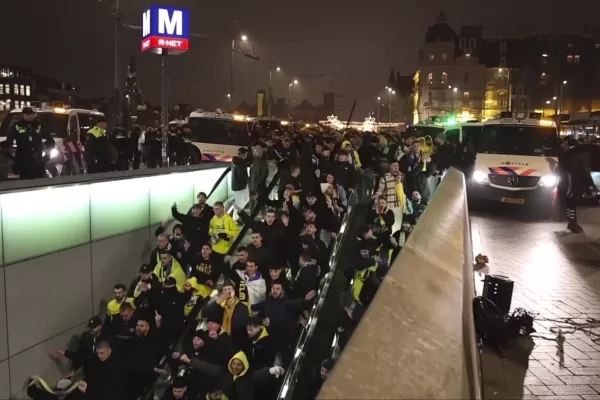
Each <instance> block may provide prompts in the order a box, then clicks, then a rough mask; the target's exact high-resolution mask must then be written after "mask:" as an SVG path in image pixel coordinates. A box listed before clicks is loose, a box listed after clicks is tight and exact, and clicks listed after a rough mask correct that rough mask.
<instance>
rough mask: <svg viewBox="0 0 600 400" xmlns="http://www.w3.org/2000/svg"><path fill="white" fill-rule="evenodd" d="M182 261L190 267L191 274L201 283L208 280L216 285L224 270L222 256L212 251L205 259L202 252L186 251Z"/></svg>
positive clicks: (204, 283)
mask: <svg viewBox="0 0 600 400" xmlns="http://www.w3.org/2000/svg"><path fill="white" fill-rule="evenodd" d="M184 263H185V264H187V265H189V266H190V267H191V268H192V274H191V276H192V277H194V278H196V280H197V281H198V283H200V284H203V285H206V282H208V281H209V280H211V281H213V285H216V284H217V280H218V279H219V276H220V275H221V274H222V273H224V272H225V264H224V261H223V256H221V255H219V254H216V253H212V254H211V255H210V256H209V257H208V259H205V258H204V257H203V256H202V253H191V254H190V253H188V254H187V256H186V257H185V259H184Z"/></svg>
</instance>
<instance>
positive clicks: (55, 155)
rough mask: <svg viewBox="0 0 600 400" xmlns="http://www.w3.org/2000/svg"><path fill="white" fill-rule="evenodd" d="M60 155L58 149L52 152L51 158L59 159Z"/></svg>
mask: <svg viewBox="0 0 600 400" xmlns="http://www.w3.org/2000/svg"><path fill="white" fill-rule="evenodd" d="M58 154H59V152H58V150H56V149H52V150H50V158H54V157H58Z"/></svg>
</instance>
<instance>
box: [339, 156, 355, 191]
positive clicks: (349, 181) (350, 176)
mask: <svg viewBox="0 0 600 400" xmlns="http://www.w3.org/2000/svg"><path fill="white" fill-rule="evenodd" d="M334 176H335V181H336V182H337V184H338V185H341V186H342V187H343V188H344V189H346V191H348V189H355V188H356V185H357V183H358V171H356V167H355V166H354V165H352V164H350V163H349V162H338V163H336V166H335V173H334Z"/></svg>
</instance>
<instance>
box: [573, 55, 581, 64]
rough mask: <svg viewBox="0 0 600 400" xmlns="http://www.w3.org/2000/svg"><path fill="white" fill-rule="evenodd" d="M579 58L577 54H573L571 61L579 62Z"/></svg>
mask: <svg viewBox="0 0 600 400" xmlns="http://www.w3.org/2000/svg"><path fill="white" fill-rule="evenodd" d="M579 60H580V57H579V56H578V55H576V56H573V61H574V62H575V64H579Z"/></svg>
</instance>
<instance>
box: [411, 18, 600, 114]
mask: <svg viewBox="0 0 600 400" xmlns="http://www.w3.org/2000/svg"><path fill="white" fill-rule="evenodd" d="M598 31H599V30H598V29H591V28H590V27H587V28H586V29H585V30H584V33H583V34H582V35H567V36H557V35H540V36H531V37H525V38H522V39H501V38H491V39H490V38H483V37H482V27H481V26H464V27H462V28H461V29H460V32H458V33H456V32H455V31H454V30H453V29H452V28H451V27H450V25H449V24H448V22H447V21H446V19H445V17H444V15H443V13H442V14H440V15H439V16H438V18H437V19H436V22H435V24H434V25H432V26H429V27H428V29H427V33H426V35H425V43H424V44H423V46H422V47H421V49H420V51H419V54H418V65H419V67H418V70H419V77H420V79H419V85H418V97H419V101H418V103H417V112H418V115H419V120H420V121H425V120H428V119H431V118H432V117H441V118H444V117H449V116H451V117H454V118H456V119H457V120H458V119H462V120H465V119H482V120H486V119H490V118H496V117H498V116H499V115H500V113H501V112H504V111H510V112H513V113H514V114H519V115H528V114H530V113H538V114H541V115H543V116H547V117H549V116H555V115H557V114H563V117H561V118H563V119H564V117H567V118H568V116H567V114H573V113H581V112H593V111H599V110H600V35H599V34H598Z"/></svg>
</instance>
